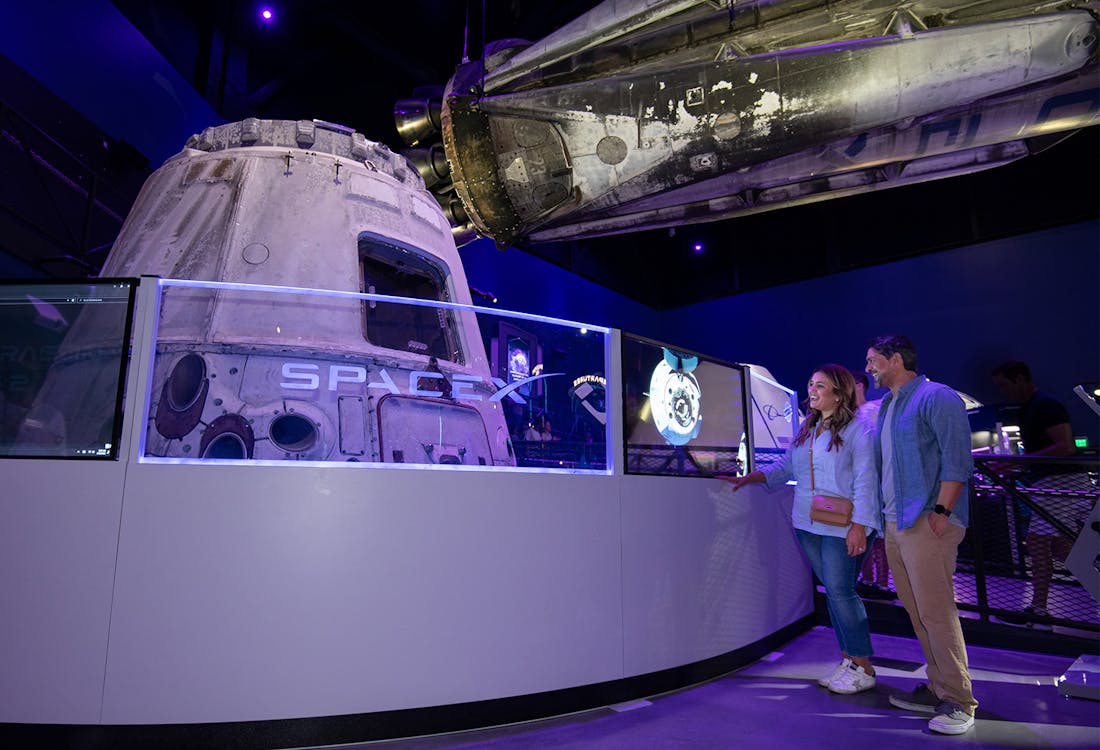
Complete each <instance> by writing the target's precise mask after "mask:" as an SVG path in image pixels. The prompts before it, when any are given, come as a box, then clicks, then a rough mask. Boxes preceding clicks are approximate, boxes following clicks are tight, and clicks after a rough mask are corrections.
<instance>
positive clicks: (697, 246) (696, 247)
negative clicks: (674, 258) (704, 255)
mask: <svg viewBox="0 0 1100 750" xmlns="http://www.w3.org/2000/svg"><path fill="white" fill-rule="evenodd" d="M691 249H692V250H694V251H695V252H697V253H701V252H703V243H702V242H696V243H695V244H694V245H692V246H691Z"/></svg>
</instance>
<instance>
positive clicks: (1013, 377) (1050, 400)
mask: <svg viewBox="0 0 1100 750" xmlns="http://www.w3.org/2000/svg"><path fill="white" fill-rule="evenodd" d="M993 384H994V385H995V386H997V390H999V391H1000V392H1001V395H1003V396H1004V397H1005V398H1006V399H1008V400H1009V401H1011V402H1012V403H1015V404H1019V405H1020V413H1019V421H1020V440H1021V442H1023V444H1024V455H1027V456H1072V455H1074V454H1075V453H1076V452H1077V449H1076V448H1075V447H1074V445H1073V428H1072V427H1071V426H1070V423H1069V412H1068V411H1066V407H1065V406H1063V405H1062V403H1061V402H1060V401H1059V400H1058V399H1056V398H1054V397H1053V396H1051V395H1049V394H1046V393H1043V392H1042V391H1040V390H1039V387H1038V386H1037V385H1035V383H1034V381H1032V379H1031V368H1030V367H1028V366H1027V365H1026V364H1025V363H1023V362H1017V361H1014V360H1010V361H1008V362H1002V363H1001V364H999V365H997V366H996V367H994V368H993Z"/></svg>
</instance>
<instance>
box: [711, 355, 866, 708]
mask: <svg viewBox="0 0 1100 750" xmlns="http://www.w3.org/2000/svg"><path fill="white" fill-rule="evenodd" d="M807 390H808V391H809V397H808V399H807V401H806V404H805V406H804V408H807V409H808V415H809V416H807V417H806V420H805V421H804V422H803V423H802V428H801V429H800V430H799V432H798V435H796V436H795V438H794V440H793V441H792V442H791V445H790V447H789V448H788V449H787V452H786V453H785V454H784V456H783V458H782V459H781V460H780V461H779V462H777V463H776V464H774V465H773V466H770V467H768V469H767V470H766V471H753V472H751V473H750V474H748V475H747V476H744V477H733V476H728V475H725V476H722V475H719V477H718V478H720V479H724V480H725V481H727V482H730V483H731V484H733V488H734V489H735V490H739V489H741V488H742V487H744V486H745V485H746V484H753V483H759V482H763V483H765V485H766V486H767V487H768V489H770V490H775V489H778V488H779V487H782V486H783V485H785V484H786V483H787V482H788V481H789V480H791V479H795V480H796V481H797V482H798V484H797V486H796V487H795V491H794V505H793V507H792V509H791V520H792V523H793V525H794V528H795V537H796V538H797V539H798V543H799V545H801V547H802V549H803V551H805V553H806V557H807V558H809V561H810V566H811V567H812V568H813V571H814V574H815V575H816V576H817V578H818V580H820V581H821V583H822V584H823V585H824V586H825V602H826V606H827V608H828V610H829V620H830V621H831V622H832V625H833V631H834V632H835V633H836V639H837V642H838V644H839V645H840V653H841V662H840V664H839V665H838V666H837V667H835V668H834V669H833V670H832V671H830V672H829V674H827V675H825V676H823V677H821V679H819V680H818V681H817V683H818V684H819V685H821V686H822V687H825V688H828V689H829V690H830V691H832V692H834V693H843V694H851V693H859V692H862V691H864V690H869V689H871V688H872V687H874V685H875V668H874V666H873V665H872V663H871V656H872V649H871V633H870V629H869V627H868V624H867V610H866V609H865V608H864V606H863V601H862V600H861V599H860V598H859V596H858V595H856V592H855V582H856V573H857V572H858V571H859V568H860V564H861V563H862V561H863V555H864V553H865V552H866V551H867V544H868V542H871V541H873V540H874V537H875V535H876V534H877V533H879V532H880V531H881V529H882V514H881V512H880V505H879V499H878V492H877V489H876V483H877V477H876V476H875V470H874V458H873V456H872V452H871V442H872V429H871V426H870V425H869V424H867V423H866V422H864V421H863V420H861V419H857V418H856V415H855V411H856V401H855V398H856V396H855V383H854V381H853V380H852V375H851V373H850V372H849V371H848V369H847V368H844V367H841V366H840V365H833V364H829V365H822V366H821V367H819V368H817V369H816V370H815V371H814V373H813V375H811V376H810V382H809V384H808V386H807ZM811 466H812V469H811ZM811 472H812V474H811ZM815 492H816V493H817V494H822V495H833V496H840V497H846V498H848V499H850V500H851V501H852V503H853V505H854V509H853V511H852V523H851V524H849V525H848V526H844V527H841V526H828V525H825V524H822V523H815V522H813V521H811V520H810V502H811V498H812V496H813V494H815Z"/></svg>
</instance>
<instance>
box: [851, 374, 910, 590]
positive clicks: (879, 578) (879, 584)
mask: <svg viewBox="0 0 1100 750" xmlns="http://www.w3.org/2000/svg"><path fill="white" fill-rule="evenodd" d="M849 372H851V373H852V379H853V380H855V383H856V406H857V407H858V408H857V409H856V417H857V418H858V419H863V420H865V421H866V422H867V424H869V425H871V427H872V429H873V428H874V427H875V422H876V421H877V419H878V408H879V406H880V405H881V404H882V402H881V401H877V400H876V401H868V400H867V391H868V390H869V386H870V381H869V380H868V379H867V374H866V373H863V372H857V371H856V370H850V371H849ZM859 577H860V580H859V581H857V582H856V593H858V594H859V595H860V596H862V597H863V598H864V599H886V600H893V599H897V598H898V595H897V594H895V593H894V592H893V591H891V590H890V565H889V563H888V562H887V561H886V537H885V536H883V535H882V534H878V535H876V536H875V540H874V541H873V542H872V543H871V545H870V547H869V548H868V549H867V556H866V557H865V558H864V560H863V569H862V570H861V571H860V572H859Z"/></svg>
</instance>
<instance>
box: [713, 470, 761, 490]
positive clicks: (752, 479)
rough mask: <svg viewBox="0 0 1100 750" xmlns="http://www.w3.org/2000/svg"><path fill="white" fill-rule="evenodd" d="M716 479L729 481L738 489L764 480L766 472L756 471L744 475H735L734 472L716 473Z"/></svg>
mask: <svg viewBox="0 0 1100 750" xmlns="http://www.w3.org/2000/svg"><path fill="white" fill-rule="evenodd" d="M714 478H715V479H721V480H722V481H723V482H729V483H730V484H732V485H733V489H734V491H735V492H736V491H737V490H739V489H741V488H742V487H744V486H745V485H746V484H759V483H760V482H763V481H764V472H762V471H754V472H752V473H750V474H746V475H745V476H743V477H738V476H734V475H732V474H715V475H714Z"/></svg>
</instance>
